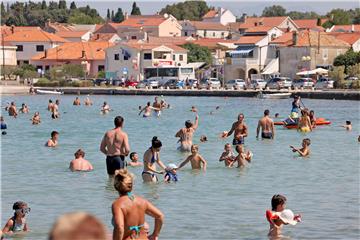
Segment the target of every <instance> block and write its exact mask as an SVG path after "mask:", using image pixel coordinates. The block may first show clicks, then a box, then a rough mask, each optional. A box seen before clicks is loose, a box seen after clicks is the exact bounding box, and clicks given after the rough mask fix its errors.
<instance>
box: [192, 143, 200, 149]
mask: <svg viewBox="0 0 360 240" xmlns="http://www.w3.org/2000/svg"><path fill="white" fill-rule="evenodd" d="M191 147H192V148H195V150H196V151H199V145H197V144H193V145H191Z"/></svg>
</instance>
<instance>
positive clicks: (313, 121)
mask: <svg viewBox="0 0 360 240" xmlns="http://www.w3.org/2000/svg"><path fill="white" fill-rule="evenodd" d="M309 118H310V122H311V127H312V128H313V129H314V128H315V127H316V117H315V112H314V110H311V111H310V113H309Z"/></svg>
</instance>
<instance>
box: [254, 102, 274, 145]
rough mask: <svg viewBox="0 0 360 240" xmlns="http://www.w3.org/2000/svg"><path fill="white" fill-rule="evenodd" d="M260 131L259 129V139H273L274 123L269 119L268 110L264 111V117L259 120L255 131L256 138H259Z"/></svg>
mask: <svg viewBox="0 0 360 240" xmlns="http://www.w3.org/2000/svg"><path fill="white" fill-rule="evenodd" d="M260 129H261V138H263V139H264V138H266V139H274V137H275V127H274V121H273V120H272V119H271V118H270V111H269V110H268V109H266V110H265V111H264V117H263V118H261V119H260V120H259V123H258V126H257V129H256V138H259V132H260Z"/></svg>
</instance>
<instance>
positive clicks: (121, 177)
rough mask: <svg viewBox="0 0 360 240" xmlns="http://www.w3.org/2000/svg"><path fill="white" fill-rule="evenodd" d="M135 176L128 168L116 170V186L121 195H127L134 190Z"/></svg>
mask: <svg viewBox="0 0 360 240" xmlns="http://www.w3.org/2000/svg"><path fill="white" fill-rule="evenodd" d="M133 181H134V176H133V174H131V173H130V172H128V170H127V169H120V170H116V171H115V177H114V187H115V189H116V190H117V191H118V192H119V194H120V195H125V194H127V193H128V192H131V191H132V187H133Z"/></svg>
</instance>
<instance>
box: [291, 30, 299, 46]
mask: <svg viewBox="0 0 360 240" xmlns="http://www.w3.org/2000/svg"><path fill="white" fill-rule="evenodd" d="M292 42H293V45H297V44H298V33H297V32H296V31H294V32H293V35H292Z"/></svg>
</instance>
